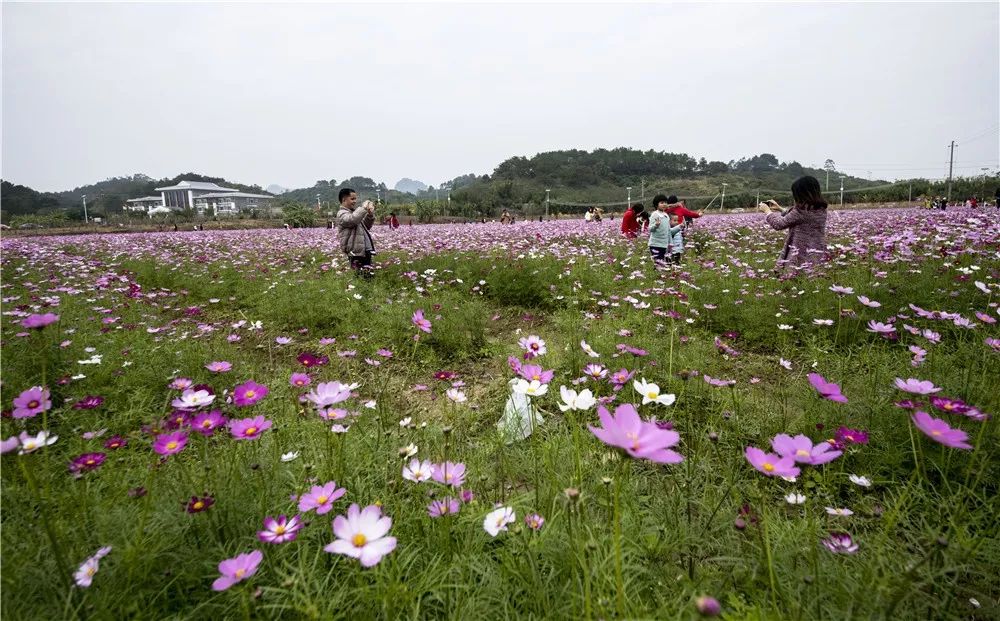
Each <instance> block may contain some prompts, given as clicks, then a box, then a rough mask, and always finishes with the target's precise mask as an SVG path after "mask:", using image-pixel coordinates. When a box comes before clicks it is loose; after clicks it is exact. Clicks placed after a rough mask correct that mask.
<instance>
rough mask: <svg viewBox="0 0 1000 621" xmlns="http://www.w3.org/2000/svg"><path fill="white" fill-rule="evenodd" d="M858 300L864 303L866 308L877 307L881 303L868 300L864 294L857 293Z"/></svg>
mask: <svg viewBox="0 0 1000 621" xmlns="http://www.w3.org/2000/svg"><path fill="white" fill-rule="evenodd" d="M858 302H861V303H862V304H864V305H865V306H867V307H868V308H878V307H880V306H882V304H880V303H879V302H876V301H875V300H869V299H868V297H867V296H864V295H859V296H858Z"/></svg>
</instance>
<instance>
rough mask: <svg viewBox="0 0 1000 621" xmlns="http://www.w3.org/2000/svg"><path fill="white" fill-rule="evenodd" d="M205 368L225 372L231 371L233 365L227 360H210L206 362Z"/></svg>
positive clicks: (213, 371) (215, 371) (214, 371)
mask: <svg viewBox="0 0 1000 621" xmlns="http://www.w3.org/2000/svg"><path fill="white" fill-rule="evenodd" d="M205 368H206V369H208V370H209V371H211V372H212V373H225V372H226V371H231V370H232V368H233V365H232V363H230V362H226V361H225V360H216V361H215V362H209V363H208V364H206V365H205Z"/></svg>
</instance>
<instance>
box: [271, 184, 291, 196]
mask: <svg viewBox="0 0 1000 621" xmlns="http://www.w3.org/2000/svg"><path fill="white" fill-rule="evenodd" d="M267 191H268V192H269V193H271V194H274V195H275V196H277V195H278V194H284V193H285V192H287V191H288V188H284V187H282V186H280V185H278V184H277V183H272V184H271V185H269V186H267Z"/></svg>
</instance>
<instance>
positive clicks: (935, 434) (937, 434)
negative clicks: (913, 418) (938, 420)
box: [931, 431, 941, 436]
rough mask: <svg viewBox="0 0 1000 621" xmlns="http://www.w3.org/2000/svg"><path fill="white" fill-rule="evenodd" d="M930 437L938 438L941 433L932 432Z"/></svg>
mask: <svg viewBox="0 0 1000 621" xmlns="http://www.w3.org/2000/svg"><path fill="white" fill-rule="evenodd" d="M931 435H932V436H939V435H941V432H940V431H932V432H931Z"/></svg>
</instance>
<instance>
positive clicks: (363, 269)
mask: <svg viewBox="0 0 1000 621" xmlns="http://www.w3.org/2000/svg"><path fill="white" fill-rule="evenodd" d="M348 259H349V260H350V262H351V269H353V270H354V271H355V272H357V273H359V274H361V275H362V276H364V277H365V278H371V277H372V270H371V266H372V253H371V252H365V253H364V254H363V255H358V256H354V255H348Z"/></svg>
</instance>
